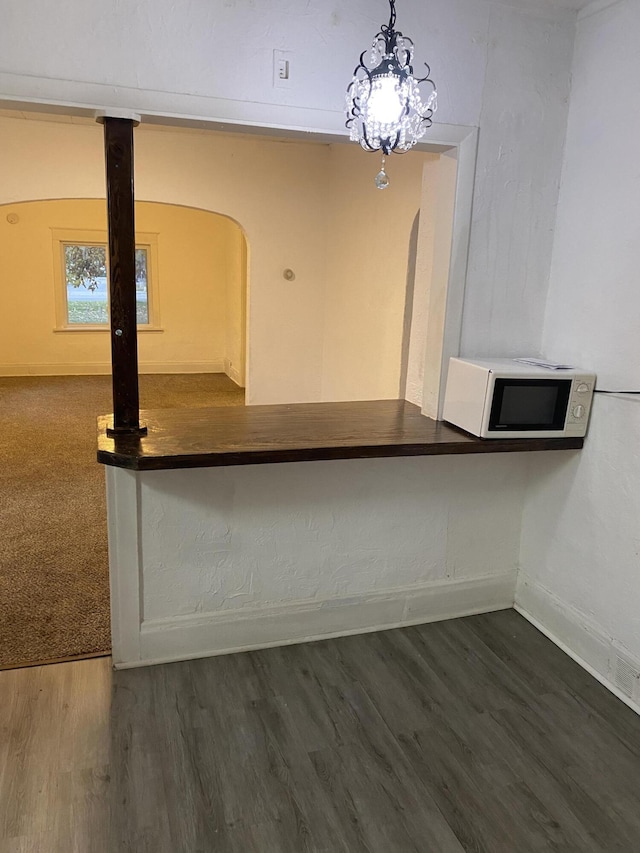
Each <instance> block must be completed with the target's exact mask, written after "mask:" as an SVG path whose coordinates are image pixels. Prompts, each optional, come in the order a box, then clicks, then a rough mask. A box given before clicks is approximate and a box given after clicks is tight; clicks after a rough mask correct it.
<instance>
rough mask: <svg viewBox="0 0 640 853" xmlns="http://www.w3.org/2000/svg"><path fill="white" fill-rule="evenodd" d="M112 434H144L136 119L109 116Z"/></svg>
mask: <svg viewBox="0 0 640 853" xmlns="http://www.w3.org/2000/svg"><path fill="white" fill-rule="evenodd" d="M101 120H102V122H103V123H104V147H105V159H106V167H107V217H108V226H109V299H110V313H111V365H112V376H113V428H112V429H111V430H110V432H112V433H113V434H120V433H124V434H132V433H133V434H138V435H144V433H145V432H146V427H141V426H140V400H139V395H138V339H137V328H136V237H135V217H134V194H133V128H134V126H135V125H136V124H137V122H135V121H134V120H133V119H128V118H111V117H109V116H105V117H104V118H102V119H101Z"/></svg>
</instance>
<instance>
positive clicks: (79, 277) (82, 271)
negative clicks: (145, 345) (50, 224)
mask: <svg viewBox="0 0 640 853" xmlns="http://www.w3.org/2000/svg"><path fill="white" fill-rule="evenodd" d="M62 245H63V258H64V277H65V289H66V305H67V308H66V313H67V316H66V321H67V324H68V325H70V326H83V325H84V326H87V325H89V326H108V325H109V285H108V279H107V247H106V245H105V244H82V243H63V244H62ZM136 318H137V322H138V325H142V326H146V325H149V324H150V320H149V253H148V250H147V248H146V247H138V248H136Z"/></svg>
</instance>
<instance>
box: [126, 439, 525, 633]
mask: <svg viewBox="0 0 640 853" xmlns="http://www.w3.org/2000/svg"><path fill="white" fill-rule="evenodd" d="M140 480H141V496H140V505H141V513H142V515H141V529H142V553H143V555H144V618H145V620H148V619H159V618H168V617H173V616H178V615H186V614H195V613H201V612H212V611H220V610H229V609H239V608H244V607H250V608H257V607H263V606H266V605H274V604H283V603H286V602H289V603H290V602H297V601H298V602H299V601H304V600H310V601H315V602H318V601H323V600H328V599H333V598H339V599H349V598H352V597H354V596H355V597H364V596H366V595H367V594H371V593H374V592H380V591H387V590H394V589H405V588H410V587H412V586H415V585H419V584H426V583H428V582H432V581H437V580H443V579H456V580H460V579H465V578H466V579H468V578H477V577H483V576H486V575H493V574H501V573H504V572H515V570H516V567H517V560H518V550H519V541H520V537H519V527H520V513H521V507H522V490H523V484H524V460H523V459H522V458H521V457H520V456H519V455H517V456H516V455H512V454H508V455H506V456H491V457H490V458H489V457H486V456H480V457H469V456H467V457H461V458H460V457H438V458H425V457H414V458H404V459H380V460H348V461H336V462H330V463H327V462H305V463H292V464H286V465H248V466H241V467H233V468H217V469H216V468H214V469H206V468H205V469H199V470H191V471H158V472H149V473H145V474H143V475H141V477H140ZM185 507H188V512H185V511H184V508H185Z"/></svg>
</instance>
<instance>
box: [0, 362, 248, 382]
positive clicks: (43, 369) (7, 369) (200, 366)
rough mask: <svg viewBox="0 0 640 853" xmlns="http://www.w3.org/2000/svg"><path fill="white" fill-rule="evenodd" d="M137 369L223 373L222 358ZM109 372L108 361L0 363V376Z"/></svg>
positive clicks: (152, 364)
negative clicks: (219, 359)
mask: <svg viewBox="0 0 640 853" xmlns="http://www.w3.org/2000/svg"><path fill="white" fill-rule="evenodd" d="M139 370H140V373H225V369H224V362H223V361H222V360H221V361H181V362H169V361H156V362H144V361H141V362H140V366H139ZM110 373H111V362H109V361H89V362H87V361H82V362H76V363H69V364H0V376H104V375H108V374H110ZM231 378H232V379H233V377H231ZM234 381H235V380H234Z"/></svg>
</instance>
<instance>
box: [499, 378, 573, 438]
mask: <svg viewBox="0 0 640 853" xmlns="http://www.w3.org/2000/svg"><path fill="white" fill-rule="evenodd" d="M570 395H571V379H551V378H549V379H516V378H509V379H506V378H505V379H500V378H496V379H495V380H494V386H493V397H492V402H491V411H490V414H489V423H488V425H487V430H488V435H494V436H498V435H500V434H501V433H509V432H515V433H524V432H547V431H548V432H549V433H551V434H553V433H554V432H559V431H561V430H563V429H564V425H565V421H566V418H567V408H568V405H569V397H570Z"/></svg>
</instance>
